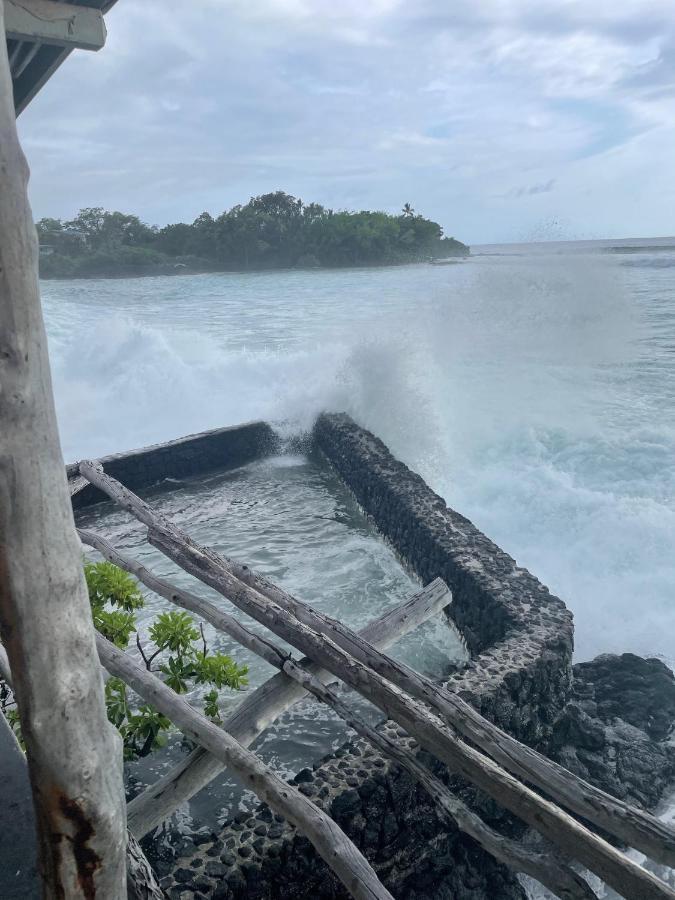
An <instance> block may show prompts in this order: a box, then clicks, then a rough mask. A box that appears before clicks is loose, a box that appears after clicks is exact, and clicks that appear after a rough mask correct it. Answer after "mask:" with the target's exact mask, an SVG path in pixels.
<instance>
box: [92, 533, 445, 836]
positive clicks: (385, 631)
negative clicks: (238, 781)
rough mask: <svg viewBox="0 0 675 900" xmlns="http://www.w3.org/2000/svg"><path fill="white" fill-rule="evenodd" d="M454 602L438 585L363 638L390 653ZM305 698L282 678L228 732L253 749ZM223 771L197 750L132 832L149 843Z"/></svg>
mask: <svg viewBox="0 0 675 900" xmlns="http://www.w3.org/2000/svg"><path fill="white" fill-rule="evenodd" d="M99 549H100V548H99ZM104 555H105V554H104ZM108 558H109V559H112V558H111V557H108ZM135 574H137V575H139V577H141V574H142V573H139V570H138V569H135ZM141 580H143V578H142V577H141ZM144 583H145V584H146V585H147V586H148V587H151V588H152V583H150V582H147V581H146V582H144ZM441 584H442V582H441ZM432 588H433V590H432ZM162 596H164V595H162ZM449 599H450V596H449V594H448V593H447V591H446V589H445V587H444V586H443V589H442V590H439V589H438V584H436V586H435V587H434V586H433V585H429V587H428V588H426V589H425V590H424V591H422V592H420V593H419V594H415V596H414V597H411V598H410V599H409V600H407V601H406V602H405V603H403V604H402V605H401V606H397V607H396V608H395V609H393V610H391V611H390V612H388V613H385V614H384V615H382V616H380V617H379V618H377V619H375V620H374V621H372V622H371V623H369V624H368V625H367V626H366V627H365V628H364V629H363V631H362V634H363V635H364V636H365V637H367V638H368V640H370V641H371V642H372V643H373V644H374V645H375V646H377V647H380V648H382V649H386V648H387V647H390V646H391V645H392V644H394V643H395V642H396V641H397V640H398V639H399V638H401V637H403V636H404V635H405V634H407V633H408V632H410V631H412V630H413V629H415V628H416V627H417V626H418V625H420V624H421V623H422V622H426V621H427V619H429V618H431V617H432V616H433V615H435V614H436V613H437V612H440V611H441V610H442V609H443V608H444V607H445V606H446V605H447V603H448V601H449ZM302 662H303V665H304V666H305V667H306V668H307V669H308V670H309V671H311V672H312V673H313V674H314V675H316V676H317V677H318V678H320V679H321V680H322V681H335V680H336V679H335V676H334V675H332V674H331V673H330V672H328V671H327V670H326V669H322V668H321V666H318V665H316V664H315V663H312V662H311V661H310V660H309V659H304V660H303V661H302ZM304 696H306V691H305V690H304V688H301V687H300V686H299V685H298V684H297V682H295V681H292V680H291V679H290V678H289V677H288V676H287V675H286V674H284V673H279V674H277V675H274V676H272V677H271V678H270V679H268V680H267V681H266V682H265V683H264V684H262V685H261V686H260V687H259V688H257V689H256V690H255V691H253V692H252V693H251V694H249V695H248V696H247V697H246V699H245V700H244V701H243V702H242V703H241V704H240V705H239V706H238V707H237V709H236V710H234V712H233V713H231V715H230V716H229V717H228V719H227V721H226V722H225V725H224V727H225V729H226V730H227V731H229V732H230V734H232V735H233V736H234V737H235V738H236V739H237V740H238V741H239V743H240V744H243V746H245V747H249V746H250V745H251V744H252V743H253V742H254V741H255V740H256V739H257V738H258V737H259V736H260V735H261V734H262V733H263V731H265V729H266V728H268V727H269V726H270V725H271V724H272V722H274V721H275V720H276V719H277V718H278V717H279V716H280V715H282V714H283V713H284V712H286V710H287V709H290V707H291V706H293V704H294V703H297V702H298V700H300V699H302V697H304ZM222 771H223V766H222V763H221V762H220V761H219V760H217V759H215V757H213V756H211V755H210V754H209V753H207V751H206V750H204V749H203V748H202V747H198V748H197V749H196V750H193V751H192V753H190V754H189V755H188V756H187V757H186V759H185V760H183V761H181V762H180V763H178V764H177V765H176V766H174V768H173V769H171V770H170V771H169V772H168V773H167V774H166V775H164V776H163V777H162V778H160V779H158V781H156V782H155V783H154V784H152V785H150V787H148V788H147V789H146V790H145V791H144V792H143V793H142V794H140V795H139V796H138V797H134V799H133V800H132V801H131V803H130V804H129V805H128V807H127V816H128V821H129V828H130V829H131V830H132V831H133V833H134V834H135V835H136V836H137V837H139V838H140V837H143V836H144V835H145V834H147V833H148V832H149V831H151V830H152V829H153V828H155V827H157V826H158V825H159V824H161V822H163V821H164V820H165V819H167V818H169V816H171V815H172V814H173V813H174V812H175V811H176V809H177V808H178V807H179V806H180V805H181V803H184V802H185V801H187V800H189V799H190V798H191V797H193V796H194V795H195V794H196V793H197V792H198V791H200V790H201V789H202V788H204V787H206V785H207V784H209V782H210V781H212V780H213V779H214V778H215V777H216V776H217V775H219V774H220V772H222Z"/></svg>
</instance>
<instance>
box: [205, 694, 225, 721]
mask: <svg viewBox="0 0 675 900" xmlns="http://www.w3.org/2000/svg"><path fill="white" fill-rule="evenodd" d="M204 715H205V716H207V717H208V718H209V719H211V721H213V722H221V721H222V719H221V718H220V708H219V706H218V691H209V693H208V694H205V695H204Z"/></svg>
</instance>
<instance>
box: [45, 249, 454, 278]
mask: <svg viewBox="0 0 675 900" xmlns="http://www.w3.org/2000/svg"><path fill="white" fill-rule="evenodd" d="M470 257H471V252H470V251H469V252H468V253H463V254H457V255H456V256H453V257H444V258H443V259H444V260H448V261H452V262H457V263H459V262H462V261H463V260H466V259H469V258H470ZM431 264H432V263H431V260H430V259H419V260H405V261H401V262H390V263H361V264H358V265H353V266H274V267H272V266H270V267H269V268H259V269H212V268H207V267H203V268H195V269H188V268H186V269H183V268H180V269H176V268H174V267H160V268H159V269H152V270H149V269H148V270H145V271H126V272H119V271H118V272H108V273H100V274H89V273H86V274H85V273H82V274H80V273H78V274H70V275H42V274H40V281H102V280H105V281H120V280H122V279H125V278H167V277H172V278H181V277H185V276H187V275H262V274H266V273H269V274H273V273H275V272H277V273H278V272H345V271H353V270H358V269H396V268H402V267H403V266H429V265H431Z"/></svg>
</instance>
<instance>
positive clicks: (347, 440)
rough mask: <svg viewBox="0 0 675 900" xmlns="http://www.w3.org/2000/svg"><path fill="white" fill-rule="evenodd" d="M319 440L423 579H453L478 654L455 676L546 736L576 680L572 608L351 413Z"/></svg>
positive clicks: (510, 722) (485, 701) (330, 420)
mask: <svg viewBox="0 0 675 900" xmlns="http://www.w3.org/2000/svg"><path fill="white" fill-rule="evenodd" d="M314 439H315V444H316V446H317V447H318V448H319V449H320V450H321V451H322V452H323V454H324V455H325V456H326V458H327V459H328V461H329V462H330V463H331V465H332V466H333V467H334V468H335V469H336V471H337V472H338V474H339V475H340V477H341V478H342V479H343V481H344V482H345V483H346V484H347V486H348V487H349V488H350V489H351V490H352V492H353V493H354V496H355V497H356V499H357V500H358V502H359V503H360V505H361V506H362V507H363V509H364V510H365V512H366V513H367V514H368V515H369V516H370V517H371V518H372V519H373V521H374V522H375V524H376V525H377V528H378V529H379V531H380V532H381V533H382V534H383V535H384V536H385V537H386V538H387V539H388V540H389V541H390V542H391V544H392V545H393V546H394V548H395V549H396V551H397V552H398V553H399V554H400V556H401V558H402V559H403V560H404V561H405V562H406V563H407V564H408V565H409V566H410V567H411V568H412V569H413V571H414V572H415V573H416V574H417V575H418V576H419V577H420V579H421V580H422V582H423V583H425V584H426V583H427V582H429V581H431V580H432V579H433V578H436V577H439V576H440V577H441V578H443V580H444V581H445V582H446V584H447V585H448V586H449V587H450V588H451V590H452V594H453V603H452V607H451V612H450V614H451V616H452V618H453V619H454V621H455V622H456V624H457V626H458V627H459V629H460V630H461V632H462V634H463V635H464V638H465V640H466V642H467V644H468V647H469V649H470V650H471V652H472V661H471V663H470V664H469V666H468V668H467V669H465V670H464V671H463V672H462V673H460V674H458V675H456V676H454V678H453V679H452V680H451V685H452V687H453V689H454V690H457V691H459V692H461V693H462V694H463V695H464V696H465V697H466V699H470V700H471V701H472V702H473V703H474V705H475V706H476V707H477V708H478V709H480V711H481V712H482V713H483V714H484V715H485V716H488V717H489V718H490V719H492V720H493V721H495V722H497V723H498V724H499V725H500V726H502V727H503V728H505V729H506V730H508V731H510V732H511V733H512V734H514V735H516V736H517V737H518V738H520V739H521V740H525V741H527V742H529V743H539V742H541V740H542V738H545V737H546V736H547V735H548V733H550V729H551V726H552V717H554V716H555V714H556V713H557V711H559V710H561V709H562V707H563V705H564V703H565V700H566V698H567V694H568V692H569V688H570V679H571V657H572V642H573V624H572V614H571V613H570V612H569V610H568V609H567V608H566V606H565V604H564V603H563V602H562V600H559V599H558V598H557V597H554V596H553V595H552V594H551V593H550V591H549V590H548V588H546V587H544V585H543V584H541V582H540V581H538V580H537V579H536V578H535V577H534V575H532V574H530V572H528V571H527V569H523V568H521V567H519V566H517V565H516V563H515V560H513V559H512V558H511V557H510V556H509V555H508V553H505V552H504V551H503V550H502V549H501V548H500V547H498V546H497V545H496V544H495V543H493V542H492V541H491V540H490V539H489V538H487V537H486V536H485V535H484V534H482V532H480V531H479V530H478V529H477V528H476V527H475V525H473V524H472V523H471V522H470V521H469V520H468V519H466V518H465V517H464V516H462V515H460V514H459V513H457V512H455V511H454V510H452V509H449V508H448V506H447V505H446V503H445V501H444V500H443V499H442V498H441V497H439V496H438V494H435V493H434V492H433V491H432V490H431V488H430V487H429V486H428V485H427V484H426V482H425V481H424V480H423V479H422V478H421V477H420V476H419V475H417V474H416V473H415V472H412V471H411V470H410V469H409V468H408V467H407V466H406V465H404V464H403V463H402V462H400V461H399V460H397V459H396V458H395V457H394V456H392V454H391V453H390V452H389V450H388V449H387V447H386V446H385V444H383V443H382V441H381V440H379V439H378V438H376V437H375V436H374V435H372V434H371V433H370V432H368V431H366V430H365V429H363V428H360V427H359V426H358V425H356V424H355V423H354V422H353V421H352V420H351V419H350V418H349V417H348V416H345V415H322V416H320V417H319V419H318V421H317V423H316V426H315V429H314Z"/></svg>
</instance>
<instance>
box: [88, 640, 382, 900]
mask: <svg viewBox="0 0 675 900" xmlns="http://www.w3.org/2000/svg"><path fill="white" fill-rule="evenodd" d="M96 644H97V646H98V653H99V656H100V658H101V663H102V664H103V665H104V666H105V667H106V669H107V670H108V671H109V672H110V674H111V675H115V676H117V677H118V678H121V679H122V680H123V681H125V682H126V683H127V684H128V685H129V686H130V687H131V688H132V689H133V690H134V691H136V693H137V694H138V695H139V696H141V697H142V698H143V699H144V700H145V701H147V702H148V703H149V704H150V705H151V706H153V707H154V708H155V709H157V710H159V711H160V712H161V713H163V714H164V715H165V716H167V718H169V719H171V721H172V722H173V723H174V724H175V725H177V726H178V728H180V730H181V731H182V732H183V734H185V735H187V737H189V738H190V739H191V740H194V741H197V742H198V743H200V744H201V745H202V746H203V747H205V748H206V749H207V750H209V751H210V752H211V753H213V754H214V755H215V756H218V757H219V758H220V760H221V761H222V762H223V763H224V764H225V765H226V766H227V767H228V769H230V771H232V772H233V773H234V774H235V775H236V776H237V777H238V778H239V780H240V781H241V782H242V783H243V784H244V785H245V786H246V787H247V788H248V789H249V790H252V791H253V792H254V793H255V794H257V795H258V797H259V798H260V799H261V800H264V801H265V802H266V803H268V804H269V805H270V806H271V808H272V809H273V810H274V811H275V812H277V813H278V814H280V815H282V816H283V817H284V818H285V819H288V821H289V822H291V823H292V824H293V825H295V826H296V827H297V828H298V829H299V830H300V831H301V832H302V833H303V834H304V835H305V836H306V837H308V838H309V840H310V841H311V842H312V844H313V845H314V848H315V850H316V851H317V853H318V854H319V855H320V856H321V857H322V858H323V859H324V860H325V862H326V863H327V864H328V865H329V866H330V868H331V869H332V870H333V871H334V872H335V874H336V875H337V877H338V878H339V879H340V881H342V883H343V884H344V885H345V887H346V888H347V890H348V891H349V893H350V894H351V895H352V896H353V897H354V898H355V900H393V897H392V896H391V894H390V893H389V891H388V890H387V889H386V888H385V887H384V885H382V884H381V883H380V881H379V880H378V878H377V875H376V874H375V872H374V870H373V868H372V866H371V865H370V863H369V862H368V860H367V859H366V858H365V857H364V856H363V854H362V853H361V852H360V851H359V850H358V849H357V848H356V847H355V846H354V844H353V843H352V842H351V841H350V839H349V838H348V837H347V835H346V834H345V833H344V832H343V831H342V829H341V828H340V827H339V826H338V825H337V824H336V823H335V822H334V821H333V820H332V819H331V818H330V816H328V815H327V814H326V813H325V812H324V811H323V810H322V809H319V807H318V806H315V805H314V804H313V803H312V801H311V800H309V799H308V798H307V797H305V796H304V794H302V793H300V791H299V790H298V789H297V788H296V787H295V786H293V785H291V784H288V783H287V782H285V781H284V780H283V779H282V778H280V777H279V776H278V775H277V774H276V773H275V772H273V771H272V770H271V769H270V768H269V767H268V766H266V765H265V764H264V763H262V762H261V761H260V760H259V759H258V757H257V756H256V755H255V753H253V752H252V751H251V750H246V749H245V748H244V747H242V746H241V744H239V743H238V742H237V741H235V739H234V738H233V737H232V735H230V734H228V733H227V731H222V730H221V729H220V728H219V727H218V726H217V725H216V724H215V723H214V722H211V721H210V720H209V719H207V718H206V717H205V716H204V715H202V714H201V713H199V712H197V710H195V709H193V708H192V707H191V706H190V704H189V703H188V702H187V700H186V699H185V698H184V697H181V696H180V695H179V694H176V693H175V692H174V691H172V690H171V688H170V687H167V686H166V685H165V684H164V682H163V681H160V679H159V678H157V676H156V675H153V674H152V672H148V671H147V669H146V668H145V666H142V665H140V664H139V663H138V662H136V661H135V660H134V659H132V658H131V655H130V654H128V653H125V652H124V650H120V649H119V647H115V646H114V644H111V643H110V641H108V640H106V639H105V638H104V637H103V635H101V634H97V635H96Z"/></svg>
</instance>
